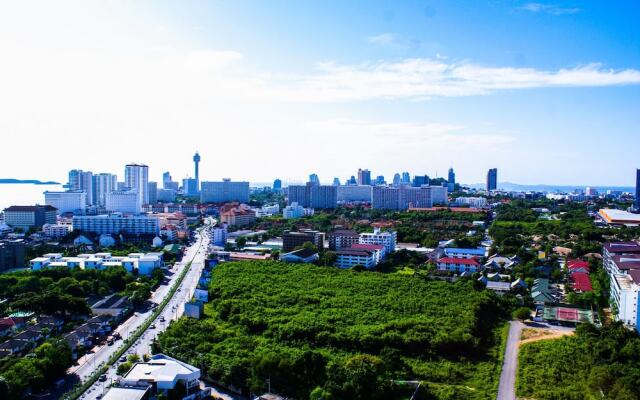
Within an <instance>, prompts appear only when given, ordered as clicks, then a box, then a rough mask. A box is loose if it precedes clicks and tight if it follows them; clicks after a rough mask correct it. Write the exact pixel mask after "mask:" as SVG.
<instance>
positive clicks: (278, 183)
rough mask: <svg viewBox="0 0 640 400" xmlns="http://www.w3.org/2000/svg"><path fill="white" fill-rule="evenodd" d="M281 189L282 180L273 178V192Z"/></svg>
mask: <svg viewBox="0 0 640 400" xmlns="http://www.w3.org/2000/svg"><path fill="white" fill-rule="evenodd" d="M281 190H282V180H280V179H275V180H274V181H273V191H274V192H279V191H281Z"/></svg>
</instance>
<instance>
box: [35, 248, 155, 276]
mask: <svg viewBox="0 0 640 400" xmlns="http://www.w3.org/2000/svg"><path fill="white" fill-rule="evenodd" d="M29 264H30V266H31V269H32V270H39V269H43V268H54V267H65V268H80V269H100V270H102V269H105V268H108V267H124V268H125V269H126V270H127V271H129V272H133V271H134V270H136V271H138V273H139V274H141V275H151V273H152V272H153V270H154V269H156V268H161V267H162V266H163V265H164V262H163V260H162V253H147V254H144V253H130V254H129V255H128V256H126V257H121V256H112V255H111V253H95V254H79V255H78V256H77V257H62V255H61V254H59V253H51V254H45V255H43V256H42V257H37V258H34V259H32V260H31V261H30V262H29Z"/></svg>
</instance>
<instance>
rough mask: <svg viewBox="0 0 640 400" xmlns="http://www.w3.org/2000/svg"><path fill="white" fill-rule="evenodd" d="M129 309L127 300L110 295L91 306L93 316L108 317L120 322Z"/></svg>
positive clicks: (124, 297) (126, 298)
mask: <svg viewBox="0 0 640 400" xmlns="http://www.w3.org/2000/svg"><path fill="white" fill-rule="evenodd" d="M130 309H131V304H130V303H129V298H128V297H127V296H120V295H118V294H115V293H114V294H111V295H109V296H107V297H105V298H103V299H102V300H100V301H98V302H96V303H94V304H93V305H92V306H91V312H92V313H93V315H109V316H111V317H113V318H114V319H116V320H120V319H121V318H122V317H124V316H125V315H126V314H127V313H128V312H129V310H130Z"/></svg>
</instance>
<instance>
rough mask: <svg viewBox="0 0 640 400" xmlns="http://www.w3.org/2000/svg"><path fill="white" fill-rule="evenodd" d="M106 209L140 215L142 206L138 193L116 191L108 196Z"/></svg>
mask: <svg viewBox="0 0 640 400" xmlns="http://www.w3.org/2000/svg"><path fill="white" fill-rule="evenodd" d="M105 208H106V210H107V211H110V212H121V213H127V214H140V212H141V211H142V204H140V196H139V194H138V192H135V191H133V190H116V191H113V192H110V193H108V194H107V196H106V203H105Z"/></svg>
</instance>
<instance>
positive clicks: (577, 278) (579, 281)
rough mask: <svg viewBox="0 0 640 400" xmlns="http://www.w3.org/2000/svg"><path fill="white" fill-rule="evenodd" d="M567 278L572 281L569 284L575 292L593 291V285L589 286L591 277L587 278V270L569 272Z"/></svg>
mask: <svg viewBox="0 0 640 400" xmlns="http://www.w3.org/2000/svg"><path fill="white" fill-rule="evenodd" d="M569 278H570V280H571V281H572V284H571V286H572V287H573V290H575V291H576V292H578V293H585V292H592V291H593V287H592V286H591V278H589V273H588V272H579V271H575V272H571V274H570V275H569Z"/></svg>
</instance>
